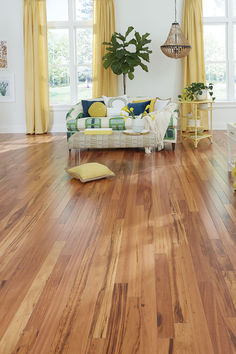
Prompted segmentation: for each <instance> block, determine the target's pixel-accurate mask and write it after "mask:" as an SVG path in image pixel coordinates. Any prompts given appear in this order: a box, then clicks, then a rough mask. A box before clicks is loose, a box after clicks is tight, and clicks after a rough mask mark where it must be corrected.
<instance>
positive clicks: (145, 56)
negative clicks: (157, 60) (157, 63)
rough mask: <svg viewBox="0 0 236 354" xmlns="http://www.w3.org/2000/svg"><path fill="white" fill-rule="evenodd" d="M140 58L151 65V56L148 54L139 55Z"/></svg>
mask: <svg viewBox="0 0 236 354" xmlns="http://www.w3.org/2000/svg"><path fill="white" fill-rule="evenodd" d="M138 56H140V57H141V58H142V59H143V60H145V61H147V62H148V63H149V61H150V60H149V54H148V53H139V54H138Z"/></svg>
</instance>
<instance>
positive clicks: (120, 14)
mask: <svg viewBox="0 0 236 354" xmlns="http://www.w3.org/2000/svg"><path fill="white" fill-rule="evenodd" d="M22 4H23V0H8V1H6V0H0V5H1V12H0V39H3V40H4V39H6V40H8V63H9V69H8V71H9V72H14V74H15V102H11V103H0V132H25V108H24V107H25V106H24V48H23V9H22V7H23V5H22ZM177 4H178V19H179V21H180V20H181V13H182V0H179V1H177ZM115 7H116V30H117V31H118V32H125V31H126V29H127V27H128V26H130V25H133V26H134V27H135V29H136V30H137V31H139V32H140V33H145V32H150V37H151V39H152V43H151V49H152V50H153V53H152V54H151V58H150V59H151V62H150V64H149V65H148V66H149V73H146V72H144V71H142V70H141V69H136V71H135V79H134V80H133V81H130V80H129V81H128V86H127V88H128V95H129V96H136V95H141V96H142V95H151V96H160V97H172V98H177V95H178V94H179V92H180V91H181V61H180V60H174V59H169V58H168V57H166V56H164V54H162V52H161V50H160V45H162V44H163V43H164V42H165V40H166V38H167V35H168V32H169V29H170V26H171V23H172V22H173V20H174V1H173V0H165V1H163V0H115ZM120 93H121V94H122V82H120ZM68 109H69V107H68V106H64V107H60V108H54V109H52V110H51V122H50V130H51V131H66V127H65V114H66V112H67V111H68ZM227 121H236V102H233V103H232V102H231V103H217V104H216V110H215V111H214V128H215V129H224V128H225V126H226V122H227Z"/></svg>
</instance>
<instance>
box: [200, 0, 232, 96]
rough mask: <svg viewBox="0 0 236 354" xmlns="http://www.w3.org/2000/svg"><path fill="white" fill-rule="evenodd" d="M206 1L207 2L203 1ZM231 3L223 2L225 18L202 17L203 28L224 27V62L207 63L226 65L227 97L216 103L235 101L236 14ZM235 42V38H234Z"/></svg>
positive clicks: (230, 1)
mask: <svg viewBox="0 0 236 354" xmlns="http://www.w3.org/2000/svg"><path fill="white" fill-rule="evenodd" d="M203 1H207V0H203ZM233 1H234V0H225V16H212V17H204V16H203V27H204V26H205V25H222V24H224V25H225V34H226V38H225V52H226V58H225V61H223V62H222V61H214V62H210V61H209V62H207V61H205V65H206V64H207V63H220V62H221V63H225V64H226V89H227V95H226V99H220V100H217V101H218V102H220V101H222V102H235V101H236V87H235V83H234V79H235V77H236V70H235V65H236V57H235V58H234V47H235V45H236V44H234V26H235V27H236V14H235V16H234V14H233ZM235 40H236V38H235Z"/></svg>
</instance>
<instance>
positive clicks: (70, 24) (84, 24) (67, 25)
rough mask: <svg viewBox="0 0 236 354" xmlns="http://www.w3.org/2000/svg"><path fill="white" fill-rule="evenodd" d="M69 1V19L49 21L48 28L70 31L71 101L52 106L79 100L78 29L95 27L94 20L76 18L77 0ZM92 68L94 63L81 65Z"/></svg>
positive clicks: (56, 105)
mask: <svg viewBox="0 0 236 354" xmlns="http://www.w3.org/2000/svg"><path fill="white" fill-rule="evenodd" d="M67 1H68V20H67V21H47V30H54V29H67V30H68V33H69V72H70V97H71V101H70V102H69V103H63V102H62V103H50V106H51V107H63V106H64V107H65V106H71V105H74V104H76V103H77V102H78V79H77V77H78V65H77V29H81V28H82V29H84V28H85V29H86V28H91V29H93V20H88V21H78V20H76V0H67ZM79 66H80V67H88V68H91V66H92V64H84V65H79Z"/></svg>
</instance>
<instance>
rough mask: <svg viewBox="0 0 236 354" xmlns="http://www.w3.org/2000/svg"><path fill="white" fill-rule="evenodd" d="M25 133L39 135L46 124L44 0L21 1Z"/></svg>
mask: <svg viewBox="0 0 236 354" xmlns="http://www.w3.org/2000/svg"><path fill="white" fill-rule="evenodd" d="M24 46H25V109H26V133H27V134H43V133H46V132H47V131H48V125H49V85H48V48H47V14H46V0H24Z"/></svg>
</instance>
